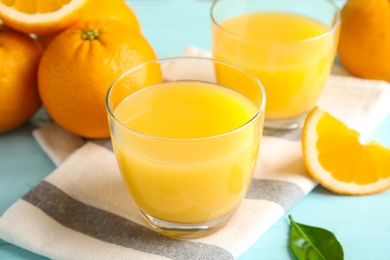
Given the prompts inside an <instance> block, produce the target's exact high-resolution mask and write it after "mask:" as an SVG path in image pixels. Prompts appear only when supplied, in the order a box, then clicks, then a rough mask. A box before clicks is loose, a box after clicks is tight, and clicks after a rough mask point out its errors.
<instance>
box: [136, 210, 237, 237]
mask: <svg viewBox="0 0 390 260" xmlns="http://www.w3.org/2000/svg"><path fill="white" fill-rule="evenodd" d="M140 212H141V215H142V216H143V217H144V219H145V220H146V222H147V223H148V225H149V226H150V227H151V228H152V229H153V230H154V231H156V232H158V233H160V234H162V235H165V236H168V237H172V238H175V239H195V238H200V237H204V236H208V235H210V234H212V233H215V232H217V231H218V230H220V229H221V228H222V227H224V226H225V224H226V223H227V221H228V220H229V218H230V217H231V216H232V215H233V213H234V211H233V212H231V213H229V214H228V215H226V216H223V217H221V218H219V219H216V220H212V221H208V222H201V223H191V224H187V223H173V222H168V221H165V220H161V219H158V218H155V217H152V216H150V215H148V214H146V213H144V212H142V211H141V210H140Z"/></svg>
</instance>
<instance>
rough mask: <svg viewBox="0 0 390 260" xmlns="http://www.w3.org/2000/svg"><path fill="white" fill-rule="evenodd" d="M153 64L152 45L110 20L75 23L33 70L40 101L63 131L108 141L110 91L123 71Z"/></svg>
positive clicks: (138, 81) (142, 80)
mask: <svg viewBox="0 0 390 260" xmlns="http://www.w3.org/2000/svg"><path fill="white" fill-rule="evenodd" d="M154 59H156V55H155V53H154V50H153V48H152V46H151V45H150V44H149V42H148V41H147V40H146V39H145V38H144V37H143V36H142V35H141V33H140V32H139V31H138V30H136V29H134V28H133V27H130V26H128V25H125V24H122V23H119V22H116V21H113V20H110V19H99V20H90V21H86V22H82V23H79V24H77V25H75V26H72V27H71V28H69V29H67V30H65V31H64V32H62V33H61V34H59V35H58V36H57V37H56V38H55V39H54V40H53V42H52V43H51V44H50V45H49V46H48V47H47V49H46V50H45V52H44V54H43V56H42V59H41V62H40V66H39V70H38V88H39V93H40V95H41V98H42V102H43V104H44V106H45V107H46V109H47V111H48V112H49V114H50V115H51V117H52V118H53V119H54V121H55V122H57V123H58V124H59V125H60V126H62V127H63V128H65V129H67V130H68V131H70V132H73V133H75V134H77V135H80V136H83V137H87V138H106V137H109V129H108V122H107V115H106V109H105V95H106V92H107V90H108V88H109V86H110V85H111V84H112V82H113V81H114V80H115V79H116V78H117V77H118V76H119V75H120V74H122V73H123V72H125V71H126V70H128V69H130V68H132V67H134V66H136V65H138V64H141V63H143V62H145V61H149V60H154ZM150 73H151V74H150ZM150 73H149V74H148V75H149V76H146V75H144V76H143V77H139V78H137V79H134V82H130V83H129V85H128V93H124V94H130V93H131V92H132V91H134V89H135V88H139V87H142V86H143V84H147V83H148V81H149V80H153V78H152V77H153V76H150V75H153V73H152V72H150ZM155 75H157V76H159V75H158V74H155Z"/></svg>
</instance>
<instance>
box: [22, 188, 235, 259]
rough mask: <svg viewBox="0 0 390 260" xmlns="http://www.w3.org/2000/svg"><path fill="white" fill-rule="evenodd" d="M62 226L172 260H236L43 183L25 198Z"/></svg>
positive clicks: (214, 249)
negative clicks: (148, 226)
mask: <svg viewBox="0 0 390 260" xmlns="http://www.w3.org/2000/svg"><path fill="white" fill-rule="evenodd" d="M22 199H23V200H25V201H26V202H28V203H30V204H32V205H34V206H35V207H37V208H39V209H41V210H42V211H43V212H45V213H46V214H47V215H48V216H50V217H51V218H53V219H54V220H56V221H57V222H59V223H60V224H62V225H64V226H66V227H68V228H70V229H73V230H75V231H78V232H80V233H83V234H85V235H87V236H90V237H93V238H96V239H99V240H102V241H105V242H107V243H111V244H115V245H119V246H123V247H127V248H132V249H134V250H138V251H142V252H146V253H150V254H154V255H160V256H164V257H168V258H171V259H199V260H201V259H234V257H233V256H232V254H231V253H230V252H228V251H226V250H225V249H223V248H220V247H218V246H214V245H209V244H204V243H199V242H194V241H184V240H183V241H182V240H175V239H171V238H168V237H165V236H163V235H160V234H158V233H156V232H154V231H152V230H150V229H148V228H146V227H144V226H142V225H139V224H137V223H134V222H132V221H130V220H128V219H125V218H123V217H120V216H118V215H115V214H113V213H110V212H107V211H104V210H101V209H98V208H95V207H92V206H89V205H86V204H84V203H81V202H79V201H77V200H75V199H73V198H72V197H70V196H69V195H67V194H66V193H64V192H63V191H62V190H60V189H58V188H57V187H55V186H54V185H52V184H50V183H48V182H46V181H42V182H41V183H39V184H38V185H37V186H35V187H34V188H33V189H32V190H30V191H29V192H28V193H27V194H26V195H24V196H23V198H22Z"/></svg>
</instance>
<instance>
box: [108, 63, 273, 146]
mask: <svg viewBox="0 0 390 260" xmlns="http://www.w3.org/2000/svg"><path fill="white" fill-rule="evenodd" d="M184 60H203V61H210V62H213V64H215V63H220V64H223V65H226V66H229V67H233V68H234V69H237V70H239V71H242V72H243V73H245V74H247V75H248V76H249V77H250V78H252V79H253V80H254V81H255V82H256V85H257V86H258V87H259V89H260V91H261V94H262V101H261V105H260V107H259V108H258V109H257V111H256V113H255V114H254V115H253V116H252V117H251V118H250V119H248V120H246V122H245V123H243V124H241V125H240V126H238V127H236V128H234V129H232V130H229V131H226V132H223V133H220V134H215V135H210V136H205V137H197V138H173V137H161V136H156V135H150V134H146V133H143V132H140V131H137V130H135V129H133V128H131V127H128V126H127V125H125V124H124V123H123V122H122V121H121V120H119V119H118V118H117V117H116V116H115V114H114V111H113V110H112V108H111V106H110V94H111V91H112V89H113V88H114V87H115V85H116V83H117V82H119V81H120V80H122V79H123V78H124V77H126V76H127V75H129V74H131V73H132V72H134V71H137V70H139V69H141V68H142V67H146V66H148V65H150V64H152V63H158V64H162V63H165V62H172V61H184ZM174 81H176V80H174ZM163 82H164V81H163ZM163 82H161V83H163ZM199 82H202V81H200V80H199ZM203 82H204V81H203ZM210 83H211V84H216V85H218V83H212V82H210ZM153 85H155V84H153ZM153 85H151V86H153ZM151 86H146V87H145V88H148V87H151ZM220 86H223V85H220ZM223 87H226V86H223ZM226 88H228V87H226ZM138 91H140V90H136V91H134V92H133V93H131V94H130V95H128V96H127V97H129V96H131V95H133V94H134V93H136V92H138ZM265 104H266V92H265V89H264V86H263V84H262V83H261V81H260V80H259V79H258V78H257V77H256V76H255V75H254V74H252V73H251V72H249V71H247V70H245V69H243V68H241V67H239V66H236V65H234V64H231V63H229V62H225V61H222V60H218V59H214V58H208V57H199V56H177V57H169V58H161V59H155V60H151V61H147V62H144V63H142V64H139V65H137V66H135V67H133V68H131V69H128V70H127V71H125V72H124V73H122V74H121V75H120V76H119V77H117V78H116V79H115V80H114V81H113V82H112V83H111V85H110V87H109V88H108V90H107V93H106V102H105V105H106V109H107V111H108V114H109V116H110V118H111V119H112V120H114V122H115V123H117V124H119V125H120V127H121V128H124V129H125V130H126V131H130V132H132V133H133V134H136V135H138V136H142V137H145V138H149V139H154V140H159V141H171V142H173V141H176V142H194V141H206V140H211V139H216V138H221V137H223V136H227V135H230V134H233V133H235V132H238V131H240V130H241V129H244V128H246V126H248V125H250V124H251V123H252V122H253V121H255V120H256V119H257V118H258V117H259V116H260V115H261V114H263V113H264V110H265ZM256 106H257V105H256Z"/></svg>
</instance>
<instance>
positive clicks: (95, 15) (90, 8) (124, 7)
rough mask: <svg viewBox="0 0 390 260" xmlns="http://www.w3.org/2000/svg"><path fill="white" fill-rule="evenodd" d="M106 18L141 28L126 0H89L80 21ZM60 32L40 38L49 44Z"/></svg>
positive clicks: (44, 43)
mask: <svg viewBox="0 0 390 260" xmlns="http://www.w3.org/2000/svg"><path fill="white" fill-rule="evenodd" d="M104 18H109V19H113V20H116V21H118V22H121V23H124V24H127V25H129V26H132V27H134V28H135V29H138V30H140V29H141V28H140V24H139V22H138V19H137V17H136V15H135V13H134V11H133V10H132V9H131V7H130V6H129V5H128V4H126V3H125V1H124V0H99V1H89V2H88V3H87V6H86V8H85V9H84V10H83V12H82V15H81V17H80V18H79V22H82V21H87V20H96V19H104ZM58 34H59V32H54V33H50V34H44V35H39V40H40V41H41V43H42V45H43V46H47V45H48V44H49V43H50V42H51V41H52V40H53V39H54V38H55V37H56V36H57V35H58Z"/></svg>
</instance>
